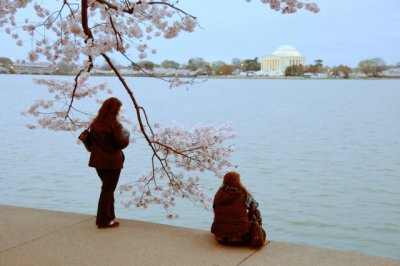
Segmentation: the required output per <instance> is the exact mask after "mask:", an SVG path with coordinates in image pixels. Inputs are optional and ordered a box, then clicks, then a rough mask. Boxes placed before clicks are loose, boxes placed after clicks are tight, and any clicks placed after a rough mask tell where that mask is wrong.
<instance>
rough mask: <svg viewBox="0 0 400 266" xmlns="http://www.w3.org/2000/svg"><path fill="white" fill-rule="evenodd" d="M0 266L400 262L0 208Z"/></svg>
mask: <svg viewBox="0 0 400 266" xmlns="http://www.w3.org/2000/svg"><path fill="white" fill-rule="evenodd" d="M0 212H1V214H2V215H1V216H2V218H1V219H0V265H1V266H6V265H7V266H8V265H10V266H11V265H24V266H28V265H40V266H47V265H49V266H50V265H52V266H53V265H210V266H217V265H220V266H222V265H297V266H302V265H308V266H312V265H360V266H361V265H362V266H366V265H371V266H372V265H374V266H375V265H377V266H379V265H387V266H392V265H393V266H395V265H397V266H400V260H391V259H386V258H380V257H373V256H367V255H362V254H356V253H352V252H343V251H336V250H330V249H321V248H316V247H310V246H303V245H296V244H287V243H282V242H276V241H274V240H271V242H270V243H269V244H268V245H266V246H264V247H263V248H262V249H260V250H256V249H252V248H248V247H226V246H221V245H219V244H218V243H217V242H216V241H215V239H214V237H213V236H212V235H211V234H210V233H209V232H207V231H202V230H193V229H187V228H182V227H174V226H167V225H161V224H154V223H149V222H141V221H132V220H120V221H121V225H120V227H118V228H112V229H97V227H96V226H95V225H94V222H95V217H93V216H88V215H83V214H74V213H65V212H55V211H47V210H38V209H28V208H20V207H12V206H3V205H0Z"/></svg>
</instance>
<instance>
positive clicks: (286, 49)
mask: <svg viewBox="0 0 400 266" xmlns="http://www.w3.org/2000/svg"><path fill="white" fill-rule="evenodd" d="M272 54H273V55H276V56H283V57H297V56H301V54H300V53H299V51H297V50H296V49H295V48H294V47H293V46H290V45H281V46H279V47H278V48H277V49H276V50H275V51H274V52H273V53H272Z"/></svg>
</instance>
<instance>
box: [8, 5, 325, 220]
mask: <svg viewBox="0 0 400 266" xmlns="http://www.w3.org/2000/svg"><path fill="white" fill-rule="evenodd" d="M246 1H247V2H250V0H246ZM46 2H48V1H40V2H35V1H32V0H14V1H12V0H0V28H4V30H5V32H6V33H8V34H9V35H10V36H11V37H12V38H13V39H15V42H16V44H17V45H23V44H24V41H23V40H24V37H23V35H22V34H20V32H21V29H22V30H23V31H25V32H26V33H27V34H28V35H29V37H30V40H31V41H30V45H31V47H32V49H31V51H30V52H29V54H28V59H29V60H30V61H31V62H34V61H37V60H39V59H46V60H47V61H48V62H50V63H52V64H53V65H54V66H56V65H57V64H60V63H64V64H67V65H72V64H73V65H77V66H79V67H78V68H77V69H76V75H75V76H74V77H73V78H71V80H69V81H68V80H55V79H37V80H36V82H37V83H38V84H43V85H46V86H47V87H48V89H49V93H50V95H52V98H51V99H50V100H43V99H40V100H38V101H36V102H35V103H34V104H33V105H32V106H31V108H30V109H29V110H28V111H27V113H28V114H30V115H33V116H34V117H36V118H37V124H38V125H40V126H41V127H43V128H47V129H51V130H62V131H76V130H82V129H83V128H86V127H87V126H88V125H89V124H90V122H91V119H92V118H93V116H90V115H88V114H86V113H84V112H83V111H82V110H80V109H79V108H77V106H76V103H77V102H78V101H79V100H82V99H85V98H88V97H93V96H96V95H97V94H98V93H99V92H101V91H107V92H109V93H112V91H111V90H110V89H109V88H108V87H107V84H105V83H102V84H97V85H91V84H90V83H89V80H90V74H91V73H92V71H93V69H94V62H95V60H96V59H99V60H100V59H101V60H104V61H105V62H106V63H107V65H108V66H109V67H110V68H111V69H112V71H113V72H114V74H115V76H116V78H117V79H118V80H119V81H120V82H121V84H122V87H123V88H124V90H125V91H126V95H127V97H129V98H130V100H131V102H132V106H133V110H134V111H135V114H136V117H133V118H131V119H124V121H125V122H129V121H132V120H135V121H133V124H134V125H136V126H134V127H133V129H132V131H133V133H135V134H136V135H141V136H142V137H143V138H144V140H145V141H146V142H147V144H148V147H149V149H150V150H151V154H152V155H151V158H150V160H151V163H152V167H151V169H149V173H148V174H145V175H142V176H140V177H138V178H137V179H136V180H135V182H133V183H130V184H126V185H122V186H121V190H122V191H125V192H127V191H129V192H130V193H131V195H132V199H131V200H128V201H127V202H126V205H127V206H129V205H131V204H134V205H136V206H138V207H144V208H146V207H147V206H148V205H149V204H151V203H156V204H161V205H162V206H163V207H164V208H165V209H168V208H170V207H171V206H174V205H175V197H184V198H188V199H191V200H193V201H195V202H199V203H201V204H202V205H203V206H205V207H207V206H209V199H208V197H207V195H206V193H204V191H203V190H202V188H201V187H200V185H199V180H200V178H199V177H198V176H196V173H197V174H198V173H201V172H203V171H206V170H207V171H211V172H213V173H215V175H216V176H222V173H223V171H224V169H225V168H226V167H230V166H231V164H230V162H229V158H230V155H231V153H232V152H233V148H232V147H231V146H229V145H226V141H227V140H229V139H231V138H233V136H234V134H233V130H232V126H231V125H229V124H226V125H222V126H221V127H219V128H215V127H212V126H197V127H194V128H192V129H189V130H188V129H185V128H183V127H182V126H180V125H178V124H173V125H160V124H157V123H151V122H150V119H149V117H148V116H147V114H146V112H145V109H144V107H143V106H141V105H140V103H139V101H138V99H137V98H136V97H135V94H134V93H133V92H134V90H133V89H132V88H131V87H129V86H128V84H127V82H126V81H125V79H124V77H123V75H122V74H121V72H120V71H119V69H118V66H117V65H116V63H115V61H114V60H112V59H111V58H112V55H115V54H119V55H121V56H122V58H125V59H126V60H127V61H128V62H129V64H131V65H134V66H136V67H137V68H139V69H140V66H139V65H138V64H137V63H136V62H137V60H143V59H145V58H146V57H147V55H148V54H149V53H153V54H155V53H157V51H156V50H155V49H153V48H152V47H151V46H150V44H151V40H152V39H153V38H156V37H164V38H166V39H171V38H176V37H177V36H178V35H179V33H180V32H182V31H183V32H192V31H194V30H195V28H196V27H197V26H198V22H197V18H196V17H195V16H194V15H192V14H191V13H189V12H187V11H185V10H182V9H181V8H180V7H179V1H178V0H175V1H174V0H160V1H146V0H143V1H140V0H139V1H131V0H61V1H57V2H56V3H55V1H51V2H52V3H51V5H50V4H49V5H48V6H55V8H50V7H48V6H46ZM261 2H262V3H264V4H267V5H269V6H270V7H271V9H272V10H274V11H278V12H281V13H284V14H285V13H294V12H296V11H297V10H298V9H302V8H304V9H306V10H309V11H311V12H315V13H316V12H318V11H319V8H318V6H317V5H316V4H315V3H304V2H301V1H296V0H261ZM39 3H40V4H39ZM26 9H31V10H33V12H32V11H31V13H30V15H29V17H27V18H25V20H24V23H23V25H22V26H21V25H20V24H18V23H17V22H16V21H17V19H18V20H20V19H21V18H22V16H23V14H24V13H23V12H22V14H20V13H21V12H20V11H22V10H26ZM25 14H26V12H25ZM32 14H35V16H36V17H33V16H32ZM37 21H40V22H37ZM141 70H142V71H143V72H144V74H146V71H145V70H144V69H141ZM164 79H165V78H164ZM165 80H166V81H167V82H169V83H170V86H171V87H174V86H179V85H181V84H184V83H187V82H188V81H184V80H181V79H179V78H178V77H172V78H167V79H165ZM29 127H30V128H35V127H36V125H30V126H29ZM168 217H171V215H169V216H168Z"/></svg>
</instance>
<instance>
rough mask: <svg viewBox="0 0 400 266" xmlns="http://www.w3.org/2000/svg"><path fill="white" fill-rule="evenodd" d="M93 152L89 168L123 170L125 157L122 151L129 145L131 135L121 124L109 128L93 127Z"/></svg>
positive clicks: (91, 131)
mask: <svg viewBox="0 0 400 266" xmlns="http://www.w3.org/2000/svg"><path fill="white" fill-rule="evenodd" d="M90 134H91V136H90V137H91V141H92V144H93V146H92V151H91V154H90V159H89V166H90V167H95V168H98V169H122V168H123V166H124V160H125V156H124V153H123V152H122V149H124V148H126V147H127V146H128V144H129V134H128V133H127V132H126V131H125V132H124V130H123V127H122V125H121V124H116V125H114V126H110V127H107V128H102V127H97V126H96V125H92V127H91V128H90Z"/></svg>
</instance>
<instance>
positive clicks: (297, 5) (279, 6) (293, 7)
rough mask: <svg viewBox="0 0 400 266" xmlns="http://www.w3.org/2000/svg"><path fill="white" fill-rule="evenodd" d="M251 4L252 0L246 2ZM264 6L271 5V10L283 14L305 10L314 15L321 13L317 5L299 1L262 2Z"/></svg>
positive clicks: (274, 0)
mask: <svg viewBox="0 0 400 266" xmlns="http://www.w3.org/2000/svg"><path fill="white" fill-rule="evenodd" d="M246 1H247V2H250V1H251V0H246ZM260 1H261V2H262V3H263V4H269V6H270V8H271V9H272V10H275V11H280V12H281V13H283V14H291V13H296V12H297V10H298V9H301V8H303V7H304V8H305V9H306V10H308V11H311V12H313V13H318V12H319V7H318V5H317V4H316V3H314V2H312V3H306V2H302V1H297V0H260Z"/></svg>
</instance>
